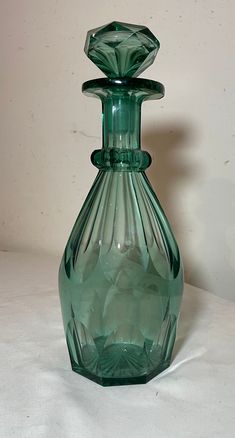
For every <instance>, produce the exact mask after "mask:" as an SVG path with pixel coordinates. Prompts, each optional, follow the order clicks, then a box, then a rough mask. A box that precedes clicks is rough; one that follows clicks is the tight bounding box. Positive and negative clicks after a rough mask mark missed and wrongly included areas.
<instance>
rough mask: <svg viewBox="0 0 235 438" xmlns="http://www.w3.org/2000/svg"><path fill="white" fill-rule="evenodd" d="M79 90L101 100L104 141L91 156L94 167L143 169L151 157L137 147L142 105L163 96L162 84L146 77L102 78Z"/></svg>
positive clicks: (122, 169)
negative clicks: (146, 101)
mask: <svg viewBox="0 0 235 438" xmlns="http://www.w3.org/2000/svg"><path fill="white" fill-rule="evenodd" d="M82 90H83V92H84V93H85V94H87V95H88V96H95V97H98V98H100V100H101V102H102V110H103V114H102V125H103V142H102V149H99V150H95V151H94V152H93V153H92V155H91V161H92V163H93V164H94V166H96V167H97V168H98V169H100V170H118V171H139V172H142V171H144V170H145V169H146V168H147V167H148V166H149V165H150V163H151V157H150V155H149V154H148V152H144V151H141V150H140V124H141V104H142V102H143V101H145V100H149V99H160V98H161V97H163V95H164V87H163V85H162V84H160V83H159V82H155V81H151V80H148V79H139V78H121V79H109V78H104V79H95V80H92V81H87V82H85V83H84V84H83V87H82Z"/></svg>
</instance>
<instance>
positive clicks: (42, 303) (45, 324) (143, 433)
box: [0, 252, 235, 438]
mask: <svg viewBox="0 0 235 438" xmlns="http://www.w3.org/2000/svg"><path fill="white" fill-rule="evenodd" d="M57 270H58V260H56V259H54V258H51V257H47V256H40V255H30V254H21V253H10V252H0V437H1V438H11V437H17V438H143V437H144V438H168V437H169V438H186V437H187V438H191V437H192V438H194V437H195V438H196V437H197V438H204V437H205V438H210V437H213V438H217V437H219V438H222V437H223V438H233V437H234V436H235V409H234V408H235V385H234V383H235V371H234V370H235V366H234V365H235V341H234V338H235V336H234V335H235V330H234V329H235V304H234V303H232V302H229V301H225V300H223V299H221V298H218V297H216V296H215V295H213V294H211V293H208V292H206V291H202V290H199V289H197V288H195V287H192V286H188V285H186V286H185V291H184V298H183V304H182V310H181V318H180V323H179V328H178V336H177V341H176V345H175V349H174V355H173V361H172V365H171V366H170V367H169V368H168V369H167V370H166V371H164V372H163V373H162V374H160V375H159V376H157V377H155V378H154V379H153V380H151V381H150V382H149V383H147V384H146V385H133V386H120V387H107V388H103V387H102V386H99V385H98V384H96V383H94V382H91V381H90V380H88V379H85V378H84V377H82V376H80V375H78V374H76V373H74V372H73V371H72V370H71V368H70V363H69V357H68V352H67V347H66V344H65V337H64V332H63V326H62V318H61V311H60V303H59V296H58V290H57Z"/></svg>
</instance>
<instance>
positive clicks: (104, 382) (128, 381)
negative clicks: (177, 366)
mask: <svg viewBox="0 0 235 438" xmlns="http://www.w3.org/2000/svg"><path fill="white" fill-rule="evenodd" d="M71 366H72V370H73V371H74V372H75V373H77V374H80V375H81V376H83V377H86V378H87V379H89V380H92V381H93V382H96V383H98V384H99V385H101V386H121V385H138V384H144V383H148V382H149V380H151V379H153V378H154V377H156V376H157V375H158V374H160V373H162V371H164V370H165V369H166V368H168V367H169V366H170V361H169V360H168V361H167V362H164V363H162V364H160V365H159V366H158V367H157V368H156V369H155V370H153V371H151V373H149V374H144V375H142V376H137V377H121V378H118V377H99V376H96V375H95V374H92V373H90V372H89V371H87V370H85V369H82V368H81V367H79V366H78V365H77V364H76V363H73V362H72V363H71Z"/></svg>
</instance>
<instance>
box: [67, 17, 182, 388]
mask: <svg viewBox="0 0 235 438" xmlns="http://www.w3.org/2000/svg"><path fill="white" fill-rule="evenodd" d="M158 49H159V42H158V40H157V39H156V38H155V36H154V35H153V34H152V33H151V32H150V31H149V30H148V29H147V28H146V27H144V26H137V25H132V24H126V23H118V22H113V23H111V24H109V25H107V26H103V27H101V28H98V29H94V30H92V31H90V32H88V35H87V40H86V45H85V52H86V54H87V55H88V57H89V58H90V59H91V60H92V61H93V62H95V64H96V65H97V66H98V67H99V68H100V69H101V70H102V71H103V72H105V74H106V75H107V78H103V79H96V80H91V81H88V82H85V83H84V84H83V92H84V93H85V94H87V95H90V96H94V97H98V98H99V99H100V100H101V102H102V112H103V115H102V123H103V144H102V148H101V149H100V150H95V151H94V152H93V153H92V156H91V161H92V163H93V165H95V166H96V167H97V168H98V174H97V177H96V179H95V181H94V184H93V186H92V188H91V190H90V192H89V194H88V196H87V198H86V200H85V202H84V205H83V207H82V209H81V212H80V214H79V216H78V218H77V221H76V223H75V225H74V228H73V230H72V233H71V235H70V237H69V240H68V243H67V246H66V248H65V252H64V255H63V258H62V261H61V265H60V271H59V290H60V299H61V307H62V314H63V321H64V329H65V335H66V340H67V345H68V350H69V356H70V360H71V365H72V369H73V370H74V371H75V372H77V373H79V374H81V375H83V376H85V377H87V378H89V379H91V380H94V381H95V382H97V383H99V384H101V385H103V386H108V385H124V384H136V383H146V382H147V381H148V380H149V379H151V378H152V377H154V376H155V375H157V374H159V373H160V372H161V371H163V370H164V369H165V368H166V367H168V366H169V364H170V360H171V355H172V349H173V346H174V341H175V336H176V327H177V320H178V316H179V310H180V303H181V297H182V290H183V269H182V263H181V259H180V254H179V250H178V247H177V243H176V241H175V239H174V236H173V234H172V231H171V228H170V226H169V223H168V221H167V219H166V217H165V215H164V213H163V211H162V208H161V206H160V204H159V201H158V199H157V197H156V195H155V193H154V191H153V189H152V187H151V184H150V182H149V180H148V178H147V176H146V174H145V170H146V169H147V167H148V166H149V165H150V164H151V157H150V155H149V154H148V153H147V152H144V151H142V150H141V148H140V118H141V104H142V102H144V101H145V100H148V99H160V98H161V97H163V95H164V87H163V85H162V84H160V83H158V82H155V81H152V80H146V79H140V78H136V76H137V75H139V74H140V73H141V72H142V71H143V70H144V69H145V68H147V67H148V66H149V65H150V64H151V63H152V62H153V61H154V59H155V56H156V54H157V51H158Z"/></svg>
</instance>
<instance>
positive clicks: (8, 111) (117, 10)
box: [0, 0, 235, 298]
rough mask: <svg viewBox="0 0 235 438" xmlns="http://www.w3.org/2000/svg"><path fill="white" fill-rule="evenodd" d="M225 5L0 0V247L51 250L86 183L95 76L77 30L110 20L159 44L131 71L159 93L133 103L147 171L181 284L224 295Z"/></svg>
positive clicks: (231, 9) (229, 67)
mask: <svg viewBox="0 0 235 438" xmlns="http://www.w3.org/2000/svg"><path fill="white" fill-rule="evenodd" d="M234 16H235V2H234V0H213V1H211V0H204V1H203V0H195V1H193V0H171V1H166V0H149V1H139V0H135V1H133V0H129V1H128V2H127V1H126V0H125V1H124V0H118V1H115V0H113V1H107V0H106V1H104V0H103V1H102V0H100V1H99V2H98V1H90V0H87V1H81V0H80V1H79V0H69V1H67V0H57V1H56V0H40V1H38V0H5V1H4V0H1V1H0V32H1V43H0V44H1V68H0V93H1V100H0V106H1V108H0V112H1V114H0V120H1V122H0V125H1V130H0V131H1V132H0V148H1V158H0V160H1V161H0V162H1V168H0V196H1V199H0V208H1V216H0V249H2V250H17V251H18V250H20V251H22V250H27V251H37V252H39V251H43V252H45V253H46V252H47V253H48V252H49V253H53V254H61V253H62V251H63V248H64V246H65V244H66V241H67V238H68V234H69V233H70V230H71V228H72V226H73V223H74V221H75V219H76V216H77V214H78V212H79V210H80V208H81V205H82V203H83V201H84V199H85V196H86V194H87V192H88V190H89V188H90V186H91V184H92V182H93V180H94V177H95V174H96V169H95V168H93V167H92V166H91V164H90V161H89V157H90V154H91V152H92V150H93V149H95V148H99V146H100V144H101V106H100V103H99V102H98V101H96V100H93V99H88V98H87V97H85V96H83V95H82V93H81V85H82V82H84V81H85V80H88V79H92V78H96V77H100V76H102V73H101V72H100V71H99V70H98V69H97V68H96V67H95V66H94V65H93V64H92V63H91V62H90V61H89V60H88V58H86V56H85V54H84V53H83V47H84V42H85V37H86V32H87V30H89V29H92V28H95V27H97V26H100V25H102V24H105V23H108V22H110V21H112V20H114V19H116V20H120V21H126V22H133V23H138V24H144V25H146V26H148V27H150V29H151V30H152V31H153V33H155V34H156V36H157V37H158V38H159V39H160V42H161V49H160V51H159V54H158V57H157V59H156V61H155V64H154V65H153V66H152V67H151V68H149V70H148V71H146V72H145V74H143V75H142V76H145V77H148V78H149V79H155V80H158V81H160V82H163V83H164V85H165V87H166V96H165V98H164V99H163V100H161V101H158V102H148V103H145V104H144V105H143V117H142V143H143V148H145V149H147V150H148V151H149V152H150V153H151V154H152V156H153V164H152V167H151V168H150V170H149V172H148V175H149V178H150V180H151V181H152V184H153V186H154V188H155V189H156V191H157V193H158V196H159V199H160V201H161V203H162V205H163V208H164V209H165V211H166V213H167V215H168V218H169V220H170V222H171V224H172V227H173V229H174V232H175V234H176V237H177V240H178V242H179V245H180V247H181V252H182V254H183V258H184V264H185V272H186V280H187V281H188V282H189V283H191V284H193V285H196V286H199V287H202V288H205V289H208V290H210V291H211V292H213V293H215V294H218V295H221V296H223V297H225V298H233V297H234V285H235V203H234V200H235V172H234V169H235V166H234V162H235V115H234V110H235V79H234V78H235V58H234V50H235V41H234V40H235V31H234Z"/></svg>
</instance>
